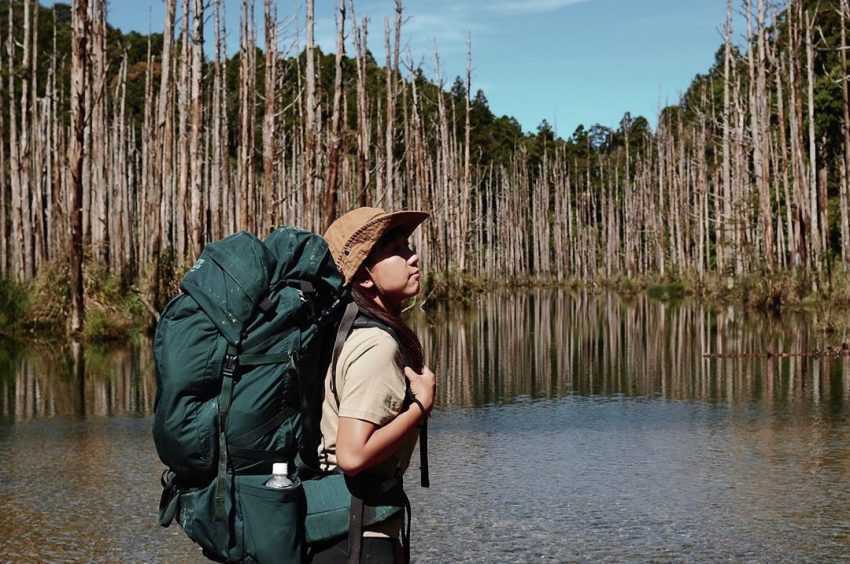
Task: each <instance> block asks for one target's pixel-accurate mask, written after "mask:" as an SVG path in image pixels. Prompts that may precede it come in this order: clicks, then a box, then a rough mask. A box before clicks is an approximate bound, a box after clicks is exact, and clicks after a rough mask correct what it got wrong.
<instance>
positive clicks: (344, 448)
mask: <svg viewBox="0 0 850 564" xmlns="http://www.w3.org/2000/svg"><path fill="white" fill-rule="evenodd" d="M404 371H405V374H407V377H408V379H409V380H410V389H411V391H412V392H413V395H414V397H415V398H416V399H417V400H419V402H420V403H421V404H422V408H424V409H425V411H426V412H428V411H430V410H431V407H432V406H433V405H434V387H435V383H436V378H435V376H434V373H433V372H431V370H430V369H428V367H425V368H424V369H423V370H422V374H417V373H416V372H414V371H413V370H411V369H410V368H405V369H404ZM422 408H420V407H419V405H417V404H416V403H411V404H410V406H409V407H408V408H407V409H406V410H405V411H403V412H401V413H399V414H398V415H397V416H396V417H395V418H394V419H393V420H392V421H390V422H389V423H387V424H386V425H384V426H383V427H379V426H377V425H375V424H374V423H370V422H369V421H364V420H362V419H355V418H353V417H340V418H339V428H338V429H337V434H336V460H337V464H338V465H339V467H340V468H341V469H342V471H343V472H345V473H346V474H348V475H350V476H354V475H357V474H359V473H360V472H362V471H363V470H366V469H368V468H371V467H372V466H374V465H376V464H379V463H381V462H383V461H384V460H386V459H387V458H389V457H390V456H391V455H392V454H393V453H394V452H395V451H396V450H397V449H398V447H399V445H400V444H401V442H402V439H404V437H405V436H406V435H407V434H408V433H409V432H410V431H411V430H413V429H414V428H415V427H417V426H418V425H419V423H420V422H421V421H422V418H423V417H425V415H426V413H423V411H422Z"/></svg>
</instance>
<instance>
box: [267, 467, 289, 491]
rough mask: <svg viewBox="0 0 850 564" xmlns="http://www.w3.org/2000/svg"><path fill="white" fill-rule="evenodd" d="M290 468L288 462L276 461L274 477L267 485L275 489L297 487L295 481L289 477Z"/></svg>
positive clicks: (273, 469)
mask: <svg viewBox="0 0 850 564" xmlns="http://www.w3.org/2000/svg"><path fill="white" fill-rule="evenodd" d="M288 473H289V468H288V466H287V464H286V462H275V463H274V464H272V477H271V478H269V480H268V481H267V482H266V484H265V486H266V487H267V488H271V489H273V490H288V489H290V488H294V487H295V482H293V481H292V480H290V479H289V476H288Z"/></svg>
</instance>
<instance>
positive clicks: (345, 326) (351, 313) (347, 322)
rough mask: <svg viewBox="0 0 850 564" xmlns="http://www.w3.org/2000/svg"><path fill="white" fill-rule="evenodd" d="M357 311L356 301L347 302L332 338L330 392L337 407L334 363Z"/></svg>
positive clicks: (337, 395) (349, 331)
mask: <svg viewBox="0 0 850 564" xmlns="http://www.w3.org/2000/svg"><path fill="white" fill-rule="evenodd" d="M358 312H359V310H358V309H357V304H356V303H354V302H351V303H349V304H348V306H347V307H346V308H345V313H343V314H342V321H340V323H339V329H337V331H336V339H335V340H334V356H333V362H332V363H331V373H330V379H331V392H333V395H334V399H335V400H336V405H337V409H339V394H338V393H337V389H336V363H337V360H339V354H340V353H341V352H342V346H343V345H344V344H345V340H346V339H347V338H348V334H349V333H351V327H352V326H353V325H354V319H355V318H356V317H357V313H358Z"/></svg>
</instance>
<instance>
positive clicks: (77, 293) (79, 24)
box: [68, 0, 89, 335]
mask: <svg viewBox="0 0 850 564" xmlns="http://www.w3.org/2000/svg"><path fill="white" fill-rule="evenodd" d="M72 16H73V21H72V35H71V143H70V145H69V147H68V168H69V170H70V171H71V202H70V216H71V222H70V223H71V232H70V236H69V243H70V245H69V247H70V248H69V249H68V256H69V258H70V267H71V268H70V285H71V315H70V318H69V322H70V326H69V330H70V332H71V334H72V335H76V334H79V332H80V330H81V329H82V327H83V322H84V319H85V301H84V297H83V218H82V203H83V158H84V155H83V142H84V130H85V121H86V117H87V113H86V112H87V108H86V106H85V90H86V88H87V76H86V74H87V73H86V67H87V65H86V59H87V58H88V38H89V20H88V0H74V5H73V12H72Z"/></svg>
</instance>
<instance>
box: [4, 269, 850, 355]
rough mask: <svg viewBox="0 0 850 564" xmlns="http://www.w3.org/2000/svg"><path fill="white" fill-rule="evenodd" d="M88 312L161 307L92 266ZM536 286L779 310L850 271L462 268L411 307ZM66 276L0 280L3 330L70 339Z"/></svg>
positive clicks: (846, 289)
mask: <svg viewBox="0 0 850 564" xmlns="http://www.w3.org/2000/svg"><path fill="white" fill-rule="evenodd" d="M90 272H91V273H90V274H89V276H88V279H87V284H86V289H87V302H86V306H87V312H86V325H85V331H84V332H83V335H82V340H83V341H85V342H86V343H93V344H94V343H101V344H106V343H110V342H126V341H127V340H129V339H131V338H133V336H134V335H138V334H143V333H147V334H152V333H153V330H154V328H155V326H156V321H155V317H154V313H155V312H156V309H155V308H154V307H153V306H152V305H151V304H150V303H149V302H147V301H146V300H145V299H144V298H143V296H142V292H141V291H140V290H139V289H138V288H136V287H135V286H133V285H124V284H122V283H121V281H120V280H119V279H118V278H117V277H114V276H108V275H104V274H103V273H101V272H98V271H96V270H95V271H90ZM535 289H551V290H565V291H574V292H588V293H591V294H601V293H607V292H612V293H614V294H617V295H618V296H620V297H622V298H625V299H628V298H630V297H636V296H640V295H645V296H646V297H647V298H648V299H650V300H652V301H656V302H663V303H677V302H680V301H685V300H693V301H695V302H697V303H700V304H701V305H703V306H705V307H708V308H710V309H714V308H721V307H725V308H728V307H732V308H735V309H738V310H745V311H755V312H761V313H764V314H772V315H777V316H781V315H782V314H783V313H791V312H797V311H817V310H821V311H822V310H831V309H836V310H844V309H850V273H848V272H844V271H839V272H833V273H829V274H827V273H820V274H813V273H807V272H787V271H785V272H777V273H769V274H767V273H766V274H746V275H740V276H737V277H734V276H729V277H720V276H717V275H714V274H712V275H706V276H703V277H701V278H700V277H696V276H689V275H684V276H675V275H666V276H644V277H631V278H630V277H625V276H619V277H612V278H602V277H600V278H598V279H595V280H589V281H588V280H581V279H578V278H568V279H561V280H558V279H554V278H547V277H515V278H513V279H512V280H511V281H510V282H506V281H505V279H504V278H494V277H490V278H484V277H477V276H473V275H468V274H459V273H448V274H446V273H435V274H430V275H426V276H425V278H424V280H423V285H422V292H421V293H420V296H419V297H417V299H416V300H415V301H414V302H412V304H411V308H419V309H423V310H426V311H427V310H432V309H434V308H436V307H438V306H440V305H443V304H450V305H455V306H458V307H469V306H470V305H471V304H472V302H473V301H474V300H475V298H477V297H478V296H481V295H484V294H487V293H491V292H500V291H520V292H524V291H530V290H535ZM66 290H67V289H66V280H65V279H64V278H63V277H62V272H61V269H56V268H53V269H46V270H45V272H43V273H40V275H39V276H38V277H37V278H36V279H35V280H34V281H33V282H31V283H28V284H21V283H17V282H13V281H9V280H0V336H2V337H6V338H10V339H15V340H20V341H45V342H56V341H64V340H66V339H67V335H66V334H65V320H66V318H67V311H68V297H67V296H68V294H67V291H66Z"/></svg>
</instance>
